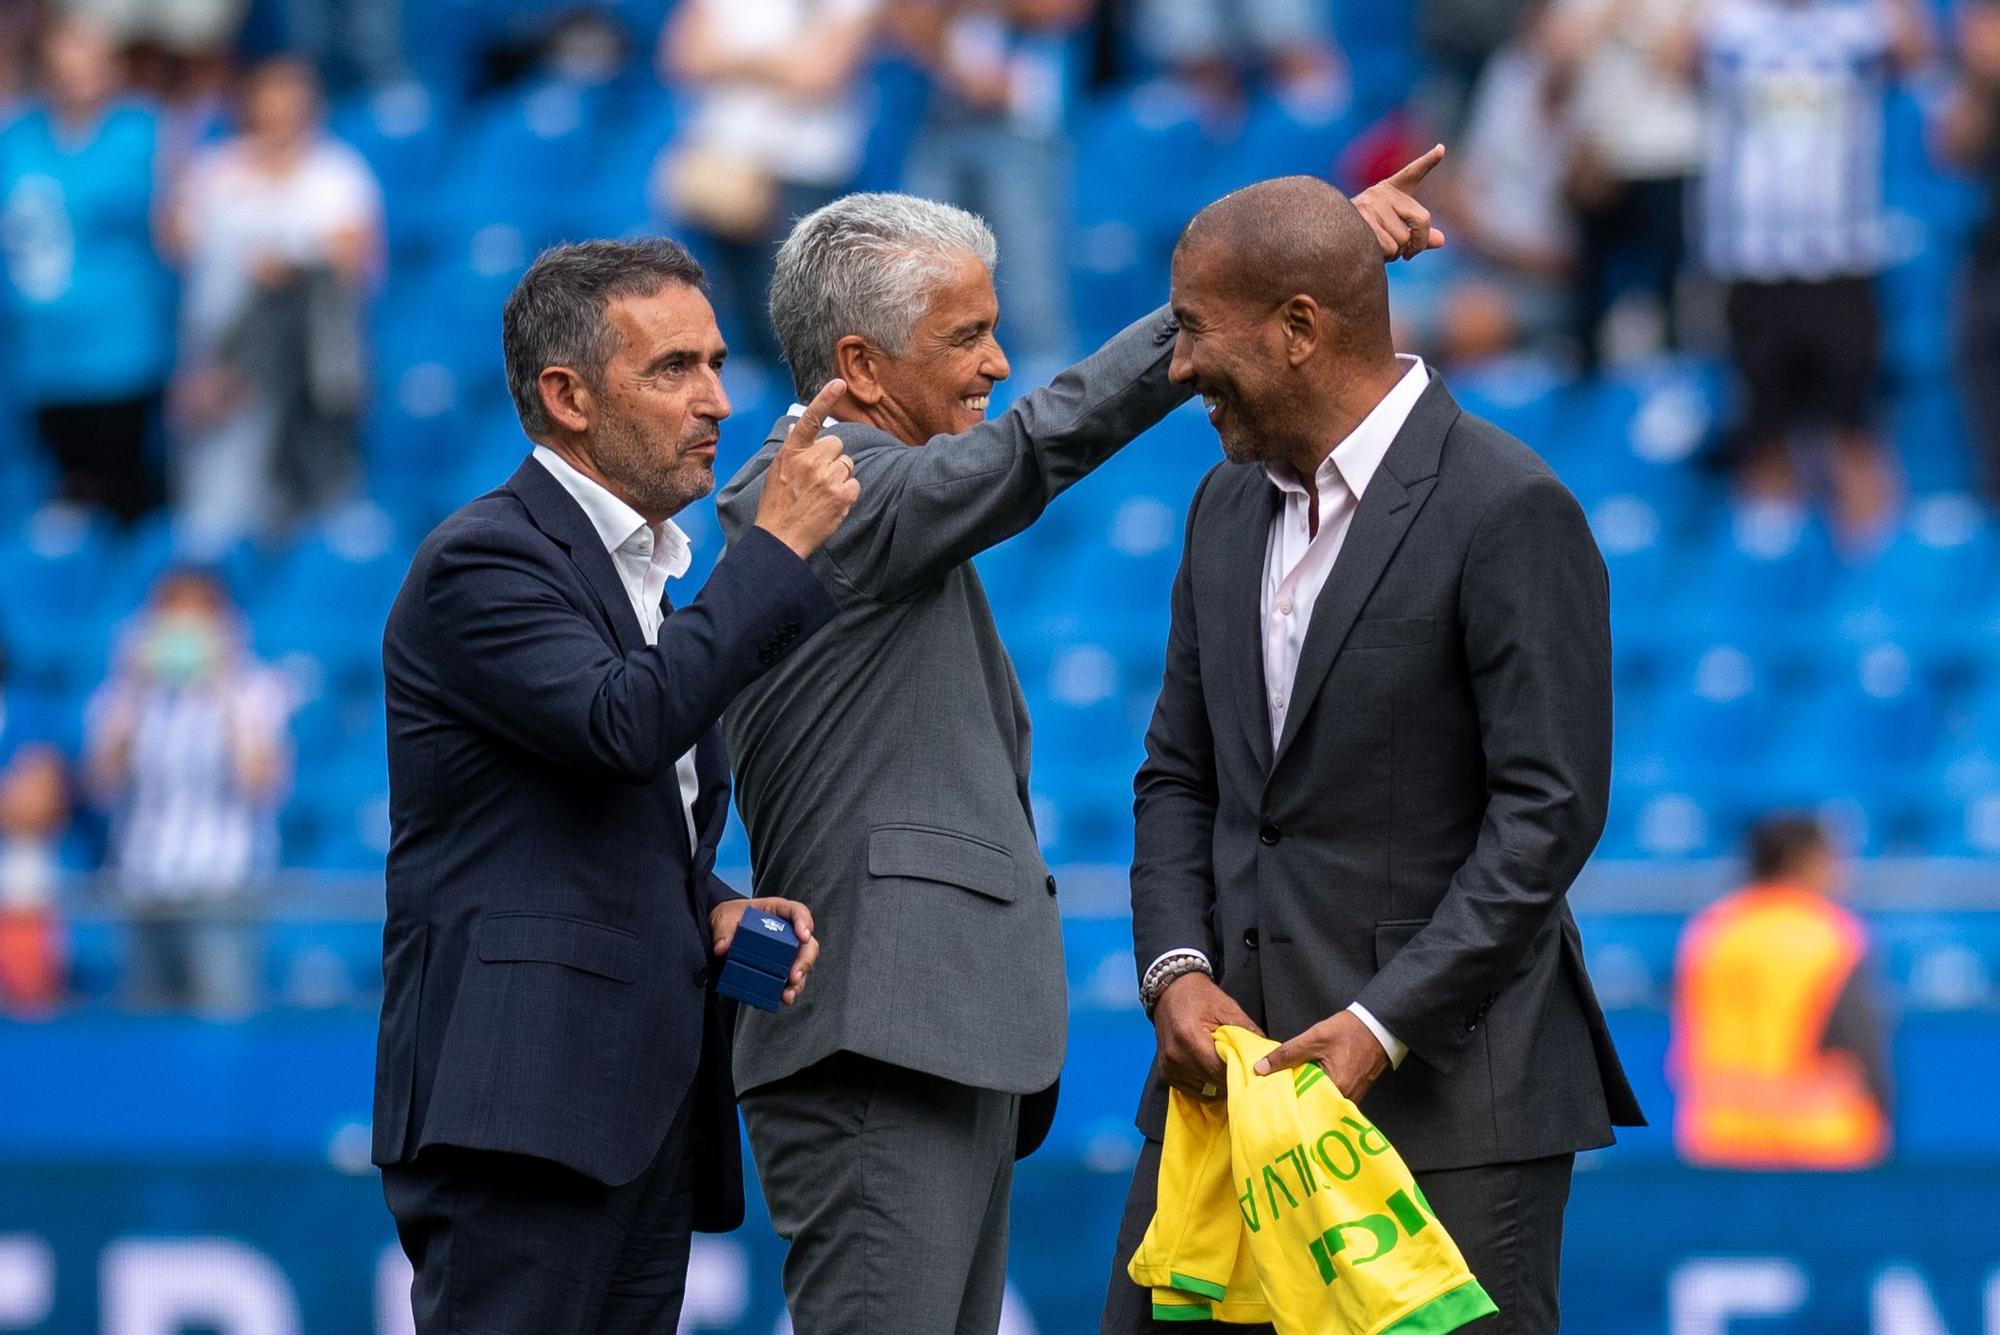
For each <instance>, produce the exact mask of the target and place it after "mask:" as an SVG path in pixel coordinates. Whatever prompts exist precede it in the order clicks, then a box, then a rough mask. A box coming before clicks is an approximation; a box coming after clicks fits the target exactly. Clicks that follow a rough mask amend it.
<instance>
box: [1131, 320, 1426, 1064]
mask: <svg viewBox="0 0 2000 1335" xmlns="http://www.w3.org/2000/svg"><path fill="white" fill-rule="evenodd" d="M1397 360H1398V361H1399V362H1401V363H1402V365H1403V367H1404V368H1405V369H1404V371H1403V377H1402V379H1400V380H1398V381H1397V382H1396V384H1395V386H1394V388H1392V389H1390V391H1389V392H1388V393H1387V394H1385V395H1383V396H1382V400H1381V402H1379V403H1377V404H1376V405H1375V407H1374V408H1373V409H1371V410H1370V411H1369V413H1368V415H1367V416H1366V417H1364V418H1362V419H1361V422H1360V424H1359V425H1358V426H1356V427H1355V428H1354V430H1353V431H1351V432H1349V433H1348V435H1347V438H1346V439H1344V440H1342V441H1341V442H1340V443H1339V444H1338V445H1335V446H1334V447H1333V450H1332V452H1331V453H1329V454H1328V455H1327V456H1326V458H1325V459H1323V460H1321V461H1320V466H1319V471H1318V472H1317V473H1316V474H1315V475H1314V477H1313V490H1312V491H1307V490H1306V487H1305V483H1303V482H1302V481H1300V480H1299V478H1298V476H1297V474H1295V473H1294V472H1293V471H1292V470H1291V469H1289V468H1286V467H1284V466H1282V465H1278V464H1270V465H1266V467H1265V472H1266V473H1267V474H1268V475H1269V477H1270V479H1271V485H1272V486H1274V487H1276V488H1277V489H1278V490H1279V491H1280V492H1282V493H1284V505H1283V506H1282V507H1280V509H1279V512H1278V515H1277V517H1276V518H1275V519H1273V520H1272V521H1271V533H1270V537H1269V539H1268V541H1267V542H1266V545H1265V548H1264V585H1263V598H1262V602H1261V617H1260V620H1259V624H1260V625H1261V626H1262V628H1263V635H1264V706H1265V712H1266V713H1268V714H1269V715H1270V720H1271V749H1272V751H1273V752H1274V753H1275V752H1276V750H1277V746H1278V739H1279V738H1280V737H1282V736H1283V735H1284V731H1285V718H1286V715H1287V713H1288V712H1289V711H1290V710H1291V709H1292V707H1293V705H1294V703H1295V702H1294V701H1293V700H1292V698H1291V697H1292V680H1293V678H1294V677H1296V676H1297V675H1298V670H1299V654H1300V652H1301V651H1302V650H1303V649H1304V648H1305V642H1306V632H1307V630H1308V629H1310V628H1311V625H1312V615H1313V606H1314V604H1315V603H1317V602H1318V601H1319V595H1320V591H1321V590H1322V589H1324V588H1325V587H1326V581H1327V577H1328V576H1329V575H1331V574H1332V573H1333V569H1334V563H1335V562H1336V561H1338V560H1339V558H1340V549H1341V547H1342V546H1343V545H1344V544H1345V543H1346V542H1347V531H1348V529H1350V528H1351V527H1353V525H1354V511H1355V509H1356V508H1357V507H1358V506H1359V505H1360V504H1361V497H1362V495H1363V493H1365V492H1366V491H1367V490H1368V484H1369V483H1370V482H1372V481H1373V480H1374V478H1375V471H1376V470H1377V469H1378V468H1380V467H1381V466H1382V460H1383V459H1384V458H1386V457H1387V456H1388V453H1389V447H1390V446H1391V445H1393V444H1395V442H1396V436H1397V433H1399V432H1400V431H1402V429H1403V423H1404V422H1406V421H1408V420H1409V416H1410V412H1411V410H1412V409H1414V408H1415V407H1416V406H1417V400H1418V399H1420V398H1422V397H1423V394H1424V390H1425V389H1427V388H1428V387H1429V386H1430V371H1429V370H1428V369H1427V368H1426V367H1425V366H1424V363H1423V359H1422V358H1419V357H1399V358H1397ZM1315 502H1317V505H1318V512H1319V525H1318V527H1317V528H1315V527H1314V526H1313V522H1312V521H1313V509H1314V504H1315ZM1181 953H1186V954H1192V955H1202V958H1203V959H1204V960H1206V959H1207V956H1206V955H1203V954H1202V952H1200V951H1197V950H1186V951H1185V952H1183V951H1168V952H1167V954H1169V955H1172V954H1181ZM1160 958H1161V959H1165V958H1166V955H1162V956H1161V957H1160ZM1156 962H1157V961H1156ZM1347 1009H1348V1010H1350V1011H1352V1012H1353V1013H1354V1018H1355V1019H1357V1020H1359V1021H1361V1023H1362V1024H1364V1025H1366V1026H1368V1031H1369V1032H1370V1033H1372V1034H1374V1035H1375V1038H1376V1040H1377V1041H1378V1042H1380V1043H1381V1044H1382V1050H1383V1051H1384V1052H1386V1053H1388V1054H1389V1065H1390V1066H1392V1067H1395V1066H1401V1065H1402V1064H1403V1058H1404V1057H1406V1056H1408V1055H1409V1051H1410V1049H1409V1047H1408V1046H1407V1045H1406V1044H1404V1043H1403V1042H1401V1041H1400V1040H1399V1039H1397V1038H1396V1036H1395V1035H1393V1034H1391V1033H1390V1032H1389V1031H1388V1030H1387V1029H1385V1028H1383V1027H1382V1024H1381V1022H1380V1021H1378V1020H1377V1019H1376V1018H1375V1017H1374V1016H1373V1015H1370V1014H1369V1013H1368V1008H1367V1007H1365V1006H1363V1005H1361V1004H1359V1003H1358V1002H1357V1003H1356V1004H1354V1005H1352V1006H1349V1007H1348V1008H1347Z"/></svg>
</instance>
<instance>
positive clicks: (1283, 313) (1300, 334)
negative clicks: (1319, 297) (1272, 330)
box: [1278, 293, 1327, 366]
mask: <svg viewBox="0 0 2000 1335" xmlns="http://www.w3.org/2000/svg"><path fill="white" fill-rule="evenodd" d="M1326 314H1327V313H1326V311H1325V310H1324V309H1322V308H1321V306H1320V304H1319V303H1318V302H1317V301H1314V300H1313V299H1312V298H1311V297H1308V296H1306V295H1305V294H1304V293H1300V294H1299V295H1298V296H1296V297H1293V298H1292V299H1291V300H1290V301H1287V302H1286V303H1285V304H1284V305H1282V306H1280V307H1279V308H1278V325H1279V329H1280V331H1281V334H1282V336H1283V338H1284V340H1285V361H1286V362H1287V363H1289V364H1290V365H1292V366H1304V365H1305V364H1306V363H1307V362H1309V361H1311V360H1312V356H1313V353H1315V352H1317V351H1318V350H1319V344H1320V340H1321V339H1322V338H1324V337H1325V336H1326V331H1325V330H1323V329H1322V328H1321V327H1320V325H1321V323H1322V322H1323V321H1324V320H1325V319H1326Z"/></svg>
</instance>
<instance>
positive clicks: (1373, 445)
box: [1264, 354, 1431, 501]
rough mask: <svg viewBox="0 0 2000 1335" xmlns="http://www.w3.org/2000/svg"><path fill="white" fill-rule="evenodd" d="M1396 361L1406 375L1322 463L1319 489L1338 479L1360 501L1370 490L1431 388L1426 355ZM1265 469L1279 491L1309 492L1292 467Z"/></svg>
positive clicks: (1295, 493) (1318, 483) (1274, 465)
mask: <svg viewBox="0 0 2000 1335" xmlns="http://www.w3.org/2000/svg"><path fill="white" fill-rule="evenodd" d="M1396 360H1397V361H1398V362H1400V363H1402V364H1403V366H1404V368H1405V370H1404V371H1403V378H1402V379H1401V380H1398V381H1397V382H1396V383H1395V385H1394V386H1392V387H1391V388H1390V390H1389V392H1388V393H1387V394H1384V395H1383V396H1382V401H1381V402H1379V403H1377V404H1376V405H1375V406H1374V407H1373V408H1371V409H1370V410H1369V412H1368V416H1366V417H1364V418H1362V419H1361V421H1360V423H1359V424H1358V425H1356V426H1355V428H1354V430H1352V431H1350V432H1348V433H1347V438H1346V439H1345V440H1343V441H1341V442H1340V443H1339V444H1338V445H1336V446H1334V447H1333V452H1332V453H1330V454H1328V455H1327V456H1326V458H1325V459H1323V460H1322V461H1321V462H1320V466H1319V473H1318V476H1317V477H1316V478H1315V479H1314V481H1315V482H1316V484H1317V486H1318V489H1319V490H1320V492H1322V493H1324V492H1325V491H1326V489H1327V487H1328V486H1329V485H1331V484H1332V483H1333V482H1335V481H1336V480H1337V481H1339V482H1342V483H1344V484H1345V485H1346V487H1347V489H1348V490H1349V491H1351V492H1353V493H1354V499H1355V500H1357V501H1358V500H1360V499H1361V496H1362V493H1364V492H1366V491H1367V490H1368V484H1369V483H1370V482H1372V481H1374V479H1375V473H1376V471H1377V470H1378V469H1380V468H1381V467H1382V460H1383V459H1385V458H1387V457H1388V455H1389V447H1390V446H1391V445H1394V444H1395V443H1396V436H1397V435H1398V434H1399V433H1400V432H1401V431H1402V429H1403V424H1404V423H1405V422H1407V421H1409V420H1410V413H1411V412H1412V411H1413V410H1414V409H1415V408H1416V406H1417V400H1418V399H1420V398H1422V397H1423V396H1424V391H1425V390H1426V389H1428V388H1429V387H1430V383H1431V378H1430V369H1429V368H1428V367H1426V366H1425V365H1424V359H1423V358H1421V357H1412V356H1408V355H1407V354H1405V355H1399V356H1398V357H1397V358H1396ZM1264 472H1265V475H1266V476H1268V477H1269V478H1270V479H1271V483H1272V485H1273V486H1275V487H1277V488H1278V489H1279V490H1280V491H1287V492H1291V493H1293V494H1294V495H1298V496H1303V495H1305V494H1306V489H1305V487H1304V486H1303V485H1302V484H1301V483H1300V482H1299V479H1298V478H1297V476H1295V475H1294V474H1293V472H1292V470H1291V469H1289V468H1286V467H1282V466H1280V465H1277V464H1266V465H1265V466H1264Z"/></svg>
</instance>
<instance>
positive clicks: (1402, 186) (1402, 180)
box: [1389, 144, 1444, 194]
mask: <svg viewBox="0 0 2000 1335" xmlns="http://www.w3.org/2000/svg"><path fill="white" fill-rule="evenodd" d="M1443 161H1444V145H1443V144H1434V145H1432V146H1431V150H1430V152H1428V153H1426V154H1424V155H1423V156H1422V157H1420V158H1415V159H1412V160H1411V161H1409V162H1407V163H1405V164H1404V165H1403V167H1402V169H1401V170H1400V171H1398V172H1397V173H1396V174H1395V175H1394V176H1391V177H1390V178H1389V184H1390V185H1392V186H1394V187H1396V189H1398V190H1401V191H1403V192H1404V193H1406V194H1407V193H1408V192H1410V191H1412V190H1415V189H1416V188H1417V187H1418V186H1419V185H1422V184H1423V180H1424V178H1425V177H1426V176H1429V175H1430V174H1431V168H1433V167H1435V166H1437V165H1438V164H1439V163H1440V162H1443Z"/></svg>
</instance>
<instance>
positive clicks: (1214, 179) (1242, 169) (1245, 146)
mask: <svg viewBox="0 0 2000 1335" xmlns="http://www.w3.org/2000/svg"><path fill="white" fill-rule="evenodd" d="M1359 129H1360V124H1359V122H1357V121H1356V119H1355V116H1354V110H1353V100H1352V98H1351V97H1350V96H1349V95H1348V92H1347V90H1345V89H1339V90H1333V91H1331V92H1328V93H1326V94H1324V95H1309V94H1293V95H1281V94H1278V93H1274V92H1260V93H1258V94H1256V95H1254V96H1253V97H1252V98H1251V101H1250V107H1249V110H1248V112H1247V113H1246V114H1245V116H1244V120H1243V129H1242V132H1241V133H1240V134H1239V135H1238V137H1237V139H1236V142H1235V143H1234V144H1232V145H1230V146H1229V148H1228V149H1227V151H1224V152H1218V153H1215V154H1213V155H1212V156H1213V159H1214V163H1215V166H1214V168H1213V170H1212V172H1211V174H1210V177H1209V181H1208V195H1209V197H1210V198H1212V199H1215V198H1220V197H1221V196H1223V195H1225V194H1227V193H1229V192H1230V191H1231V190H1236V189H1240V188H1241V187H1243V186H1246V185H1249V184H1251V183H1252V182H1255V181H1262V180H1268V179H1269V178H1271V177H1273V176H1298V175H1305V176H1318V177H1329V176H1332V175H1334V163H1335V161H1336V160H1337V159H1338V158H1339V157H1340V154H1341V152H1342V151H1343V150H1345V149H1346V147H1347V145H1348V143H1349V141H1351V140H1352V139H1353V138H1354V136H1355V133H1356V132H1357V131H1358V130H1359ZM1202 202H1203V203H1205V202H1207V201H1205V200H1204V201H1202ZM1196 207H1199V205H1197V206H1196Z"/></svg>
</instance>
